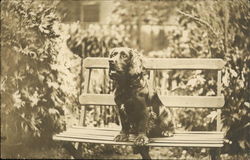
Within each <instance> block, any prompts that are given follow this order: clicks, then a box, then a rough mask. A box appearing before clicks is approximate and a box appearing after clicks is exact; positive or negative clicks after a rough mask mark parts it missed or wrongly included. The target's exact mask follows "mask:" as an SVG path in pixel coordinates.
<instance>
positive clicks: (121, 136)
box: [114, 133, 129, 142]
mask: <svg viewBox="0 0 250 160" xmlns="http://www.w3.org/2000/svg"><path fill="white" fill-rule="evenodd" d="M128 140H129V136H128V135H127V134H124V133H120V134H118V135H116V136H115V138H114V141H116V142H126V141H128Z"/></svg>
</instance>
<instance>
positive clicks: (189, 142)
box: [53, 126, 224, 147]
mask: <svg viewBox="0 0 250 160" xmlns="http://www.w3.org/2000/svg"><path fill="white" fill-rule="evenodd" d="M119 131H120V128H97V127H79V126H73V127H70V128H68V129H67V130H66V131H64V132H62V133H59V134H56V135H54V136H53V139H54V140H58V141H69V142H85V143H88V142H89V143H96V144H112V145H130V146H132V145H133V142H115V141H114V140H113V139H114V137H115V136H116V135H117V134H118V133H119ZM223 143H224V133H223V132H217V131H214V132H211V131H210V132H206V131H189V132H187V131H186V132H176V133H175V134H174V136H172V137H159V138H150V143H148V144H147V146H152V147H175V146H177V147H178V146H179V147H222V146H223Z"/></svg>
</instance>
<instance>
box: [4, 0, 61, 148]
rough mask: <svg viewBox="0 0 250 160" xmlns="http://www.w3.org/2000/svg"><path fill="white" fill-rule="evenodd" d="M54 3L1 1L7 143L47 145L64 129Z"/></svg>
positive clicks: (56, 19) (18, 0) (56, 17)
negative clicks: (56, 65) (57, 61)
mask: <svg viewBox="0 0 250 160" xmlns="http://www.w3.org/2000/svg"><path fill="white" fill-rule="evenodd" d="M56 3H57V2H55V1H53V2H50V1H33V0H24V1H23V0H22V1H20V0H11V1H2V2H1V22H2V23H1V100H2V101H1V135H2V136H3V135H4V136H7V141H6V143H8V144H21V145H27V144H30V145H32V146H35V144H37V143H39V144H47V143H49V142H50V141H51V136H52V134H54V133H55V132H59V131H61V130H62V129H64V122H63V121H62V120H61V118H60V116H61V115H63V114H64V111H63V108H62V105H63V103H64V100H65V94H64V93H63V92H62V89H61V88H60V87H61V86H60V85H61V81H60V80H59V79H58V70H57V69H55V68H53V65H54V64H56V58H57V55H58V50H57V47H56V46H57V45H58V44H57V43H58V37H59V33H58V32H57V31H58V30H57V29H56V27H55V26H56V24H58V23H59V17H58V16H57V15H56V14H55V6H56Z"/></svg>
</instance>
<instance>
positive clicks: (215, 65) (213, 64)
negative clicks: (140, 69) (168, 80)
mask: <svg viewBox="0 0 250 160" xmlns="http://www.w3.org/2000/svg"><path fill="white" fill-rule="evenodd" d="M224 65H225V62H224V61H223V60H222V59H218V58H214V59H207V58H146V59H145V62H144V66H145V67H146V69H154V70H155V69H158V70H163V69H165V70H167V69H212V70H214V69H215V70H218V69H222V68H223V67H224ZM84 66H85V67H86V68H93V69H105V68H109V64H108V58H98V57H88V58H86V59H85V60H84Z"/></svg>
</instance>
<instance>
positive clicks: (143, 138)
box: [109, 47, 173, 157]
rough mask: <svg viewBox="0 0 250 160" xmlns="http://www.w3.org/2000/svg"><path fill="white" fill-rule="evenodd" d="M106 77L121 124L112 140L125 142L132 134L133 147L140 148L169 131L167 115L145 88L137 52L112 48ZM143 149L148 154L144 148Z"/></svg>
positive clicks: (149, 90) (147, 84) (145, 78)
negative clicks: (152, 138)
mask: <svg viewBox="0 0 250 160" xmlns="http://www.w3.org/2000/svg"><path fill="white" fill-rule="evenodd" d="M109 76H110V78H111V79H112V80H113V81H114V86H115V102H116V104H117V106H118V108H119V114H120V119H121V125H122V130H121V132H120V134H119V135H117V136H116V137H115V141H128V140H130V136H129V135H131V134H133V135H136V137H135V139H134V143H135V145H137V146H144V145H145V144H147V143H148V141H149V139H148V137H157V136H162V135H163V132H172V131H173V123H172V121H171V118H169V117H171V115H170V114H169V113H170V112H166V111H165V112H161V113H160V106H162V102H161V101H160V99H159V97H158V95H157V93H156V92H155V91H154V89H153V88H152V86H150V85H149V82H148V75H147V74H146V71H145V68H144V66H143V57H142V55H141V54H140V53H139V52H138V51H136V50H134V49H130V48H125V47H121V48H114V49H112V50H111V52H110V59H109ZM141 148H142V147H141ZM145 150H147V152H148V148H144V151H145ZM139 152H140V149H139ZM147 154H148V153H147ZM144 157H145V156H144ZM146 157H147V156H146Z"/></svg>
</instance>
